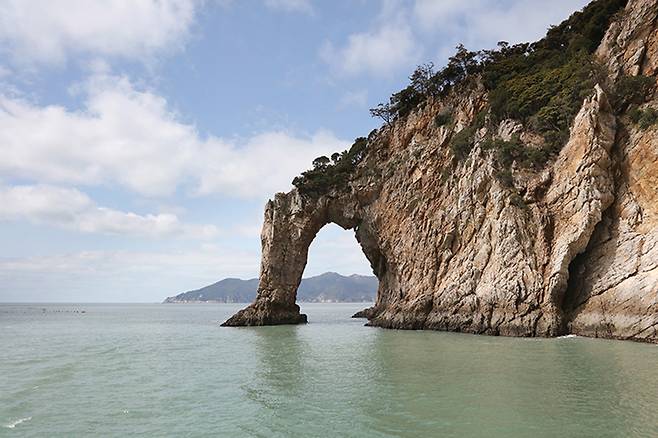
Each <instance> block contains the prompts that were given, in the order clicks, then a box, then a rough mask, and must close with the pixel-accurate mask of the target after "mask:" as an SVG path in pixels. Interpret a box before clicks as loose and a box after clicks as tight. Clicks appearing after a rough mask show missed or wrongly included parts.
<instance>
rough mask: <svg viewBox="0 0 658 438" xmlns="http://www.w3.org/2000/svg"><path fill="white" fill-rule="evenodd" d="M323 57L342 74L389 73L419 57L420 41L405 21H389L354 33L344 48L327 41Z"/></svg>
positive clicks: (374, 74)
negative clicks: (415, 37) (367, 30)
mask: <svg viewBox="0 0 658 438" xmlns="http://www.w3.org/2000/svg"><path fill="white" fill-rule="evenodd" d="M320 56H321V58H322V59H323V60H324V61H325V62H326V63H327V64H329V65H330V66H331V67H332V68H333V69H334V70H335V71H336V72H338V73H339V74H342V75H356V74H360V73H368V74H371V75H373V76H387V75H390V74H391V73H393V72H395V71H396V70H398V69H400V68H401V67H408V66H409V65H411V64H413V63H414V62H415V61H416V60H417V58H418V51H417V44H416V41H415V39H414V36H413V34H412V32H411V29H410V28H409V26H407V25H406V24H405V23H404V22H402V21H398V22H390V23H389V22H386V23H383V24H382V25H380V26H379V27H377V28H376V29H374V30H373V31H370V32H362V33H355V34H352V35H350V36H349V37H348V40H347V43H346V44H345V45H344V46H343V47H337V46H336V45H334V44H333V43H331V42H326V43H325V44H324V45H323V47H322V48H321V50H320Z"/></svg>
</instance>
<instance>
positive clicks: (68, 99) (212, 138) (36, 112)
mask: <svg viewBox="0 0 658 438" xmlns="http://www.w3.org/2000/svg"><path fill="white" fill-rule="evenodd" d="M586 3H587V1H586V0H551V1H548V0H349V1H348V0H332V1H324V0H0V156H1V158H0V302H159V301H161V300H162V299H163V298H164V297H166V296H170V295H175V294H177V293H180V292H183V291H186V290H190V289H196V288H199V287H202V286H205V285H207V284H209V283H212V282H215V281H218V280H220V279H222V278H225V277H238V278H253V277H257V276H258V271H259V266H260V227H261V224H262V219H263V208H264V205H265V202H266V201H267V199H269V198H271V197H272V196H273V195H274V193H276V192H279V191H287V190H290V189H291V188H292V186H291V184H290V182H291V181H292V179H293V178H294V177H295V176H296V175H297V174H299V173H300V172H301V171H303V170H305V169H307V168H309V167H310V163H311V161H312V160H313V158H315V157H317V156H320V155H326V154H331V153H332V152H335V151H341V150H344V149H347V148H348V147H349V146H350V144H351V142H352V141H353V140H354V138H356V137H359V136H363V135H367V133H368V132H370V131H371V130H372V129H373V128H376V127H378V125H379V123H378V121H377V120H374V119H372V118H371V117H370V116H369V113H368V108H371V107H374V106H376V105H377V104H378V103H380V102H383V101H386V100H387V98H388V96H390V94H391V93H393V92H395V91H398V90H399V89H401V88H403V87H404V86H405V85H406V83H407V80H408V76H409V74H410V73H411V72H412V71H413V70H414V68H415V66H416V65H418V64H421V63H425V62H433V63H434V64H435V65H436V66H438V67H440V66H441V65H444V64H445V63H446V61H447V58H448V57H449V56H450V55H451V54H452V53H453V52H454V48H455V46H456V45H457V44H458V43H460V42H463V43H464V44H465V45H466V46H467V47H468V48H470V49H473V50H476V49H482V48H491V47H494V46H495V44H496V43H497V42H498V41H501V40H505V41H508V42H510V43H516V42H523V41H533V40H536V39H538V38H540V37H541V36H542V35H543V34H544V33H545V31H546V29H547V28H548V27H549V25H551V24H557V23H559V22H560V21H561V20H563V19H564V18H566V17H568V16H569V15H570V14H571V13H572V12H574V11H575V10H578V9H580V8H582V7H583V6H584V5H585V4H586ZM326 271H334V272H339V273H342V274H345V275H349V274H353V273H358V274H371V270H370V268H369V265H368V263H367V261H366V259H365V257H364V256H363V254H362V253H361V251H360V249H359V247H358V244H357V243H356V241H355V239H354V236H353V233H352V232H350V231H344V230H342V229H340V228H339V227H337V226H335V225H330V226H327V227H325V228H324V229H323V230H322V231H321V232H320V234H319V235H318V236H317V238H316V239H315V241H314V242H313V244H312V246H311V248H310V251H309V262H308V265H307V267H306V271H305V274H304V275H305V276H311V275H317V274H320V273H322V272H326Z"/></svg>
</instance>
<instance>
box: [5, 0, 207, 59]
mask: <svg viewBox="0 0 658 438" xmlns="http://www.w3.org/2000/svg"><path fill="white" fill-rule="evenodd" d="M198 6H199V1H198V0H57V1H43V0H4V1H2V2H0V44H2V45H3V46H4V49H5V51H6V52H8V53H9V54H10V55H11V56H12V57H13V58H14V59H15V60H18V61H21V62H38V63H58V62H63V61H65V60H66V59H67V58H68V57H69V56H70V55H74V54H94V55H99V56H119V57H128V58H137V59H140V58H142V57H145V56H150V55H152V54H154V53H157V52H160V51H163V50H171V49H172V48H174V49H175V48H179V47H180V46H181V44H182V42H183V41H184V40H185V37H186V35H187V33H188V30H189V27H190V25H191V24H192V22H193V19H194V14H195V10H196V9H197V8H198Z"/></svg>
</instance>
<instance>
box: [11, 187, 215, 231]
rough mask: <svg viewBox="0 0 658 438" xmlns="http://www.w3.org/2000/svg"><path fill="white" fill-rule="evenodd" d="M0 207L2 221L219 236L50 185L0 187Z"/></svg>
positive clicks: (200, 227) (168, 216)
mask: <svg viewBox="0 0 658 438" xmlns="http://www.w3.org/2000/svg"><path fill="white" fill-rule="evenodd" d="M0 205H2V209H0V220H26V221H29V222H31V223H38V224H50V225H56V226H60V227H64V228H68V229H74V230H77V231H81V232H85V233H107V234H118V235H129V236H147V237H163V236H178V235H179V236H185V237H190V238H198V239H208V238H213V237H215V236H217V234H218V230H217V228H216V227H215V226H213V225H189V224H184V223H181V221H180V220H179V219H178V217H177V216H176V215H174V214H169V213H163V214H147V215H139V214H136V213H132V212H123V211H119V210H114V209H111V208H106V207H101V206H98V205H96V203H94V202H93V201H92V200H91V199H90V198H89V197H88V196H87V195H85V194H84V193H82V192H80V191H79V190H76V189H70V188H61V187H54V186H49V185H31V186H30V185H21V186H12V187H0Z"/></svg>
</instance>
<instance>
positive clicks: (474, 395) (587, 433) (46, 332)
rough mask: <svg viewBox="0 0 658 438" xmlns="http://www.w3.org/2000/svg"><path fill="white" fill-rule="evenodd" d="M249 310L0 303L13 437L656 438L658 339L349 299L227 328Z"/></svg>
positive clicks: (6, 423) (3, 430) (1, 391)
mask: <svg viewBox="0 0 658 438" xmlns="http://www.w3.org/2000/svg"><path fill="white" fill-rule="evenodd" d="M238 307H239V306H234V305H157V304H154V305H0V329H1V330H2V336H1V337H0V351H1V352H2V355H1V356H0V436H3V437H4V436H7V437H13V436H17V437H18V436H20V437H30V436H39V437H42V436H48V437H78V436H103V437H110V436H117V437H118V436H158V437H159V436H190V437H195V436H220V437H250V436H254V437H320V436H321V437H333V436H341V437H425V436H440V437H555V436H563V437H658V346H654V345H644V344H635V343H630V342H612V341H600V340H590V339H580V338H568V339H552V340H545V339H508V338H492V337H479V336H470V335H460V334H451V333H438V332H401V331H389V330H382V329H376V328H368V327H363V321H361V320H352V319H350V318H349V316H350V315H351V314H352V313H353V312H354V311H356V310H359V309H360V308H362V307H364V306H363V305H346V304H335V305H329V304H314V305H304V306H303V310H304V311H305V312H306V313H308V315H309V320H310V321H311V323H310V324H308V325H306V326H292V327H291V326H287V327H266V328H256V329H253V328H239V329H236V328H220V327H219V325H218V322H219V321H222V320H223V319H225V318H226V317H227V316H229V315H230V314H232V313H233V312H234V311H235V310H237V309H238ZM82 310H84V311H85V313H80V311H82ZM76 311H78V313H76Z"/></svg>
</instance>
